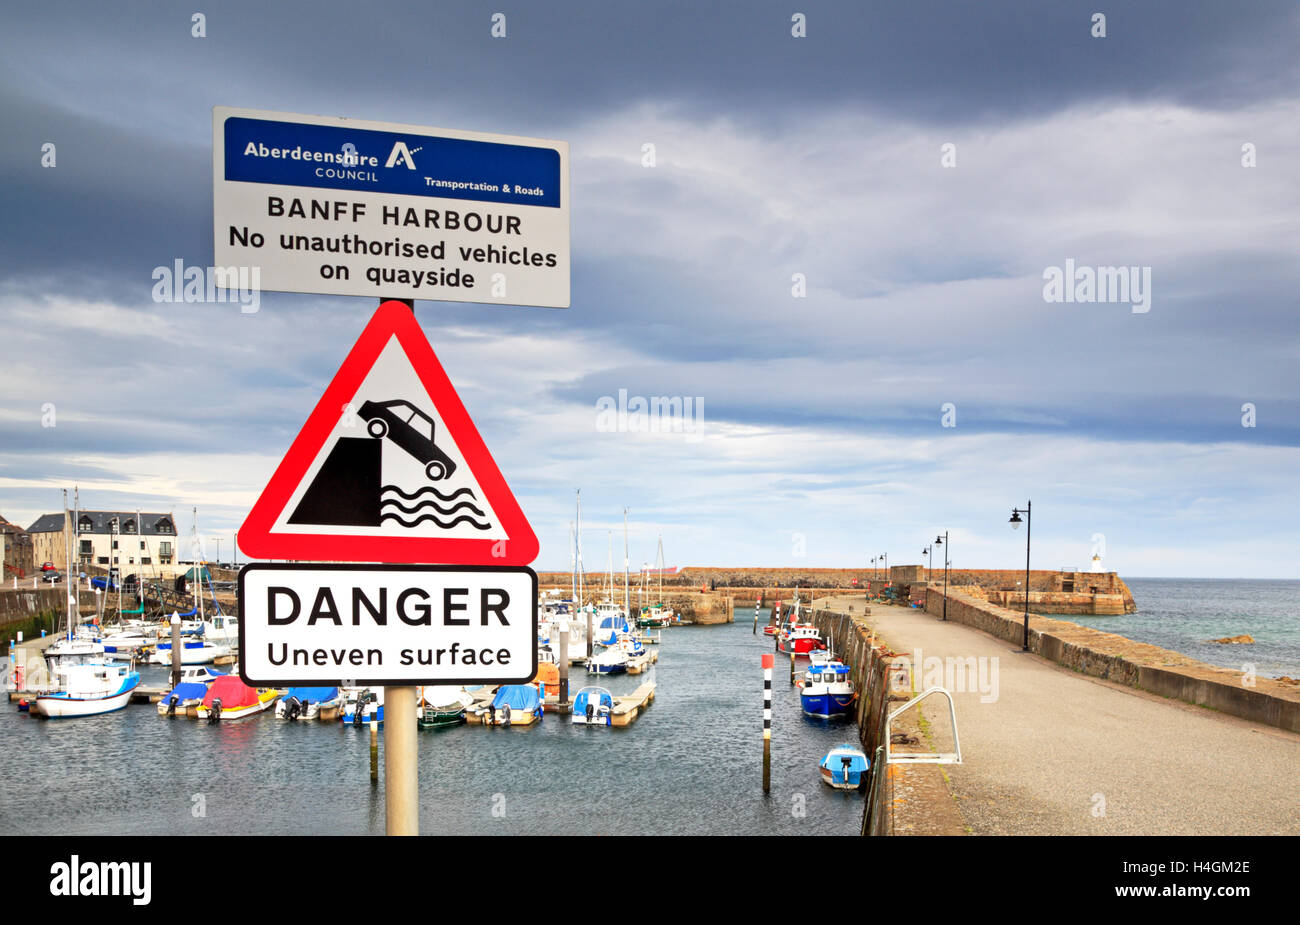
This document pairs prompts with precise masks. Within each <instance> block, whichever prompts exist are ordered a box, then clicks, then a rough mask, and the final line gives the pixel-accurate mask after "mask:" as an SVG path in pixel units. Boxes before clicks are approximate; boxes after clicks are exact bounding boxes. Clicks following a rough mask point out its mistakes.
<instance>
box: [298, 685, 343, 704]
mask: <svg viewBox="0 0 1300 925" xmlns="http://www.w3.org/2000/svg"><path fill="white" fill-rule="evenodd" d="M338 695H339V689H338V688H337V687H291V688H289V693H288V694H287V695H286V696H285V699H286V700H287V699H288V698H289V697H297V698H298V702H299V703H325V702H327V701H330V700H333V699H334V698H335V697H337V696H338Z"/></svg>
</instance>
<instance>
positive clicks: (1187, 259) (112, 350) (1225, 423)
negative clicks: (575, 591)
mask: <svg viewBox="0 0 1300 925" xmlns="http://www.w3.org/2000/svg"><path fill="white" fill-rule="evenodd" d="M1099 7H1100V8H1102V9H1103V10H1104V6H1103V5H1099V4H1097V3H1095V2H1092V3H1088V4H1081V3H1074V2H1056V3H1052V4H1043V3H1029V2H1025V3H1015V4H1001V3H981V4H970V3H957V2H948V3H924V2H921V3H915V2H913V3H906V4H901V3H892V2H891V3H862V2H853V3H829V2H822V0H817V2H811V3H807V4H801V3H794V4H791V3H785V4H780V5H774V4H767V3H754V2H745V3H727V2H714V3H707V4H704V3H699V2H689V3H687V2H677V3H669V2H654V3H640V4H610V3H607V2H595V0H593V2H585V3H562V2H561V3H548V4H532V3H530V4H518V5H517V8H512V7H511V6H510V5H502V4H498V3H495V2H494V4H491V5H486V6H485V5H482V4H478V3H469V2H452V3H443V4H438V5H436V7H435V6H434V5H430V4H425V3H413V4H409V5H408V4H398V3H379V4H374V5H371V6H367V7H364V8H358V7H357V6H356V5H355V4H342V3H323V2H321V3H312V4H298V3H276V4H261V3H221V4H211V5H205V6H203V10H204V12H205V14H206V16H207V26H206V28H207V35H206V37H203V38H195V37H193V36H192V35H191V21H190V15H191V14H190V12H187V11H186V10H184V9H181V8H177V7H175V5H174V4H166V3H153V4H139V3H137V4H131V3H121V4H111V5H107V4H103V5H101V4H93V5H92V4H84V5H80V6H74V5H68V4H58V5H54V4H24V5H22V7H21V8H11V9H7V10H6V11H5V12H4V13H3V14H2V16H3V26H4V28H3V29H0V51H2V52H3V53H2V54H0V74H2V75H3V79H2V80H0V115H2V116H3V119H4V124H5V131H4V132H3V133H0V171H2V172H3V177H2V179H0V206H2V207H0V226H2V227H3V247H2V248H0V318H3V320H4V325H3V332H4V335H5V337H4V362H3V363H2V364H0V442H2V445H3V447H4V451H3V453H2V454H0V514H3V515H4V516H5V517H7V518H9V519H10V520H13V521H16V522H19V523H21V524H23V525H26V524H28V523H29V522H30V521H31V520H33V519H35V517H36V516H37V515H39V514H41V513H44V512H47V511H52V510H57V509H58V505H59V498H60V493H59V492H60V489H61V488H63V487H68V488H71V487H72V486H73V485H78V486H80V490H81V498H82V503H83V505H84V506H87V507H94V508H124V509H134V508H136V507H140V508H144V509H174V510H176V512H177V514H178V519H179V521H180V527H181V529H182V531H183V532H187V531H188V530H189V527H190V524H191V517H190V508H192V507H194V506H197V507H198V509H199V527H200V531H201V533H202V535H203V536H204V537H205V538H207V540H208V547H207V552H208V553H209V554H213V553H215V552H216V548H215V543H214V542H213V540H212V538H214V537H218V536H220V537H222V538H223V539H222V545H221V550H222V554H223V555H225V556H228V555H229V549H230V546H229V543H230V536H231V534H232V532H233V531H234V530H236V529H237V528H238V526H239V524H240V522H241V521H242V520H243V517H244V515H245V514H246V513H247V510H248V507H249V505H250V504H251V503H252V502H253V500H254V499H255V498H256V496H257V494H258V493H259V492H260V490H261V488H262V487H263V485H264V484H265V482H266V480H267V478H268V477H269V476H270V474H271V472H272V471H273V470H274V468H275V466H276V465H277V464H278V462H279V460H280V457H281V455H282V454H283V452H284V451H285V449H286V448H287V447H288V445H289V443H290V442H291V441H292V439H293V437H294V435H295V434H296V433H297V430H298V428H299V427H300V426H301V424H302V422H303V421H304V420H305V419H306V416H307V415H308V413H310V411H311V409H312V408H313V407H314V405H315V402H316V400H317V399H318V398H319V396H320V393H321V390H322V389H323V388H324V386H325V385H326V384H327V383H328V381H329V379H330V377H331V376H332V375H333V373H334V371H335V370H336V369H337V367H338V365H339V363H340V362H341V361H342V359H343V357H344V355H345V354H346V353H347V351H348V349H349V348H350V347H351V345H352V343H353V341H354V339H355V338H356V336H357V335H358V334H359V333H360V331H361V328H362V327H363V326H364V324H365V322H366V320H367V319H368V318H369V316H370V314H371V312H372V311H373V309H374V304H375V303H374V302H373V301H372V300H368V299H364V298H345V297H320V296H309V295H292V294H279V293H268V294H264V296H263V298H262V303H261V310H260V311H259V312H257V313H255V314H242V313H240V311H239V309H238V307H237V306H232V305H229V304H206V305H205V304H166V303H163V304H158V303H155V302H154V301H153V300H152V297H151V290H152V286H153V279H152V272H153V269H154V268H155V267H157V266H170V265H171V264H172V263H173V261H175V260H177V259H180V260H183V261H184V262H185V263H186V264H187V265H188V264H193V265H201V266H206V265H208V264H209V263H211V261H212V166H211V165H212V137H211V135H212V133H211V121H212V107H213V106H214V105H227V106H244V107H250V108H258V109H269V110H280V111H286V112H306V113H322V114H327V115H338V116H349V117H356V118H365V119H375V120H389V121H394V122H404V123H409V124H416V125H429V126H443V127H449V128H458V129H467V130H475V131H487V132H502V133H508V134H520V135H531V136H535V137H543V138H557V139H564V140H567V141H568V142H569V143H570V144H571V152H572V164H571V177H572V184H573V186H572V228H571V233H572V255H573V259H572V285H573V302H572V307H571V308H570V309H567V310H554V309H541V308H525V307H513V306H509V307H505V306H487V305H470V304H453V303H438V302H420V303H417V316H418V318H419V320H420V322H421V324H422V325H423V327H424V330H425V332H426V333H427V335H428V337H429V339H430V341H431V342H432V343H433V345H434V349H435V350H436V351H437V352H438V355H439V357H440V359H441V360H442V363H443V365H444V366H445V367H446V369H447V372H448V373H449V375H450V376H451V379H452V381H453V382H454V383H455V384H456V387H457V388H458V390H459V392H460V394H461V397H462V399H463V400H464V402H465V404H466V406H467V407H468V409H469V411H470V413H471V415H472V416H473V417H474V419H475V421H476V422H477V424H478V427H479V430H480V432H481V433H482V435H483V437H484V439H485V441H486V442H487V445H488V446H489V448H490V449H491V450H492V453H493V455H494V456H495V458H496V460H497V462H498V464H499V465H500V467H501V469H502V471H503V472H504V474H505V476H506V478H507V480H508V481H509V482H510V484H511V486H512V487H513V489H514V491H515V493H516V495H517V496H518V497H519V500H520V502H521V504H522V506H523V508H524V511H525V513H526V514H527V516H528V517H529V519H530V521H531V522H532V524H533V526H534V529H535V530H536V532H537V534H538V536H539V538H540V539H541V544H542V551H541V555H540V557H539V559H538V561H537V563H536V564H537V566H538V567H539V568H561V569H565V568H567V567H568V563H569V552H568V529H569V522H570V520H571V519H572V517H573V504H574V490H575V489H577V488H581V489H582V496H583V515H584V528H585V530H584V551H585V559H586V562H587V564H588V565H589V566H594V567H602V566H603V565H604V564H605V562H606V560H607V551H606V550H607V530H608V529H609V528H611V527H615V526H617V527H618V528H619V529H620V530H621V511H622V508H623V507H624V506H626V507H629V508H630V509H631V528H632V532H631V544H632V560H633V564H634V567H635V565H636V564H637V563H639V562H641V561H644V560H652V559H653V557H654V551H655V536H656V534H658V533H662V534H663V537H664V547H665V551H666V556H667V559H668V563H669V564H679V565H688V564H694V565H773V566H775V565H809V566H852V565H859V564H862V563H864V562H866V561H867V560H869V559H870V558H872V557H873V556H876V555H879V554H881V553H888V555H889V560H890V562H891V563H894V564H899V563H904V562H917V561H920V552H921V547H922V546H923V545H925V543H926V542H927V541H928V540H931V539H933V537H934V535H935V533H936V532H942V531H944V530H948V531H950V532H951V535H952V537H953V544H952V557H953V563H954V565H956V566H959V567H1016V566H1017V565H1018V564H1020V563H1022V562H1023V554H1024V553H1023V542H1024V535H1023V533H1014V534H1013V533H1012V532H1011V530H1010V529H1009V528H1008V526H1007V518H1008V516H1009V514H1010V509H1011V507H1012V506H1013V505H1019V506H1023V505H1024V502H1025V501H1026V500H1029V499H1032V500H1033V504H1034V512H1035V514H1036V515H1037V516H1036V517H1035V521H1034V564H1035V565H1036V566H1037V567H1042V568H1055V567H1074V566H1085V565H1086V564H1087V562H1088V560H1089V558H1090V557H1091V555H1092V552H1093V549H1094V545H1095V544H1096V543H1097V542H1098V541H1097V539H1096V537H1097V535H1098V534H1100V535H1101V537H1103V540H1102V541H1101V542H1104V547H1105V563H1106V565H1107V566H1108V567H1111V568H1115V569H1117V570H1119V571H1120V572H1121V574H1125V575H1129V576H1134V575H1173V576H1247V577H1285V578H1300V544H1298V543H1297V541H1296V531H1295V529H1294V517H1295V512H1296V511H1297V510H1300V488H1297V477H1296V473H1297V472H1298V471H1300V452H1298V451H1297V446H1298V445H1300V417H1298V412H1300V400H1298V397H1297V388H1296V386H1297V375H1296V366H1297V359H1298V358H1300V321H1297V317H1296V293H1297V292H1298V291H1300V264H1298V263H1297V261H1296V259H1295V255H1296V253H1297V246H1298V245H1300V219H1298V216H1300V183H1298V182H1297V177H1298V176H1300V171H1298V170H1297V168H1298V167H1300V79H1298V78H1300V58H1298V57H1297V56H1296V55H1295V48H1296V42H1297V37H1298V33H1300V28H1298V27H1300V8H1297V7H1296V6H1295V5H1294V4H1293V3H1253V4H1250V5H1249V6H1247V7H1238V6H1235V5H1232V4H1224V3H1208V2H1207V3H1188V2H1150V3H1143V4H1140V5H1139V4H1124V5H1122V6H1119V7H1116V8H1113V9H1111V10H1109V11H1106V12H1107V21H1106V36H1105V37H1104V38H1096V37H1093V35H1092V31H1093V23H1092V14H1093V12H1094V11H1095V10H1096V9H1098V8H1099ZM796 10H797V11H802V12H804V13H805V14H806V16H807V36H806V37H804V38H795V37H793V36H792V35H791V14H792V13H793V12H795V11H796ZM498 11H501V12H504V13H505V14H506V17H507V35H506V37H505V38H493V37H492V36H491V34H490V28H491V20H490V17H491V14H492V13H494V12H498ZM46 143H54V144H55V145H56V150H57V163H56V166H55V167H53V168H47V167H42V165H41V156H42V146H43V145H44V144H46ZM647 143H648V144H653V145H654V146H655V153H656V159H655V166H653V167H646V166H643V164H642V150H643V145H645V144H647ZM947 144H951V145H954V146H955V157H956V165H955V166H953V167H945V166H943V165H942V163H941V157H942V153H943V146H944V145H947ZM1244 145H1251V146H1253V149H1252V150H1253V151H1254V158H1255V166H1253V167H1246V166H1243V146H1244ZM1067 259H1068V260H1073V261H1074V263H1075V264H1077V265H1080V266H1109V265H1123V266H1138V267H1150V268H1151V280H1152V282H1151V293H1150V295H1151V301H1150V306H1149V309H1150V310H1149V311H1147V312H1144V313H1135V312H1133V311H1132V310H1131V308H1130V306H1129V305H1127V304H1116V303H1077V302H1076V303H1054V302H1047V301H1045V300H1044V298H1043V287H1044V280H1043V274H1044V270H1045V269H1046V268H1048V267H1053V266H1064V265H1065V261H1066V260H1067ZM797 273H798V274H803V275H804V278H806V280H807V295H806V297H804V298H795V297H793V296H792V277H793V275H794V274H797ZM620 389H627V390H628V393H629V395H634V396H635V395H640V396H691V397H697V398H700V399H702V400H703V408H704V433H703V437H702V439H699V440H691V439H687V438H686V436H684V435H681V434H640V433H618V432H604V431H601V430H598V428H597V416H596V405H597V402H598V401H599V400H600V399H601V397H602V396H617V395H618V392H619V390H620ZM51 403H52V404H53V406H54V409H55V413H56V418H55V421H56V426H54V427H45V426H42V420H43V411H42V409H43V407H45V406H46V405H47V404H51ZM949 403H950V404H951V406H952V411H951V413H950V414H949V415H948V422H949V423H953V422H954V420H955V425H956V426H950V427H945V426H943V418H944V411H943V408H944V406H945V405H946V404H949ZM1246 403H1251V404H1252V405H1253V406H1254V408H1255V426H1253V427H1244V426H1243V405H1245V404H1246ZM47 422H48V421H47ZM619 542H620V543H621V539H620V540H619ZM619 558H620V559H621V552H620V553H619Z"/></svg>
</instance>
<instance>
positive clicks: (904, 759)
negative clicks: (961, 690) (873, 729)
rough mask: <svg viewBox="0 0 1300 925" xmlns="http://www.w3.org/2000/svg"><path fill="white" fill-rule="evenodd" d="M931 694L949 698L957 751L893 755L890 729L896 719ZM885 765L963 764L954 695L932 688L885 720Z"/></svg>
mask: <svg viewBox="0 0 1300 925" xmlns="http://www.w3.org/2000/svg"><path fill="white" fill-rule="evenodd" d="M931 694H943V696H945V697H947V698H948V715H949V716H950V717H951V718H952V742H953V747H954V748H955V749H956V751H951V752H904V753H901V754H898V755H895V754H893V752H892V751H891V749H890V739H891V738H892V736H891V734H890V728H891V726H892V725H893V722H894V719H895V718H896V717H898V716H899V714H901V713H903V712H904V711H905V710H909V709H911V708H912V707H914V706H916V705H917V704H918V703H920V702H921V701H922V700H924V699H925V698H926V697H929V696H930V695H931ZM884 749H885V764H887V765H888V764H961V737H960V736H958V735H957V708H956V707H955V706H954V705H953V702H952V694H950V693H948V690H947V689H946V688H942V687H931V688H928V689H926V690H924V691H922V692H921V694H920V695H919V696H917V697H913V698H912V699H911V700H909V701H908V702H907V703H905V704H903V705H902V706H901V707H899V708H898V709H897V710H895V711H894V712H892V713H890V714H889V716H888V717H886V718H885V741H884Z"/></svg>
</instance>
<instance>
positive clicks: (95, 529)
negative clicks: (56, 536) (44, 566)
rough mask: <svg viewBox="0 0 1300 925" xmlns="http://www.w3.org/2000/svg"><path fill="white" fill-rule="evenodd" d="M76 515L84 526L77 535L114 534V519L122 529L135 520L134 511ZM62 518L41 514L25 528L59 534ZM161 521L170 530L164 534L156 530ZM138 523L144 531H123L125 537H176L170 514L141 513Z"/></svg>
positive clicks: (173, 520) (34, 531)
mask: <svg viewBox="0 0 1300 925" xmlns="http://www.w3.org/2000/svg"><path fill="white" fill-rule="evenodd" d="M76 515H77V522H78V524H80V525H84V526H83V527H82V529H80V530H79V531H78V532H79V533H103V534H110V533H113V532H114V531H113V529H112V523H113V518H114V517H116V518H117V519H118V523H119V524H120V525H121V526H122V527H125V526H126V524H127V523H128V522H130V523H135V518H136V512H135V511H77V512H76ZM64 516H65V515H63V514H42V515H41V516H40V517H38V518H37V519H36V522H35V523H33V524H32V525H31V526H30V527H28V528H27V532H28V533H59V532H61V531H62V530H63V524H64ZM161 521H166V522H167V524H168V526H170V527H171V529H170V530H168V531H166V532H163V531H160V530H159V529H158V524H159V522H161ZM140 522H141V523H142V524H144V529H142V530H138V531H137V530H132V531H123V532H124V533H125V535H127V536H130V535H132V534H135V533H140V534H142V535H144V536H175V535H176V521H175V519H174V518H173V517H172V515H171V514H154V513H150V512H148V511H142V512H141V513H140Z"/></svg>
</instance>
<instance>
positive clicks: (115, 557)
mask: <svg viewBox="0 0 1300 925" xmlns="http://www.w3.org/2000/svg"><path fill="white" fill-rule="evenodd" d="M113 564H114V565H117V556H114V557H113Z"/></svg>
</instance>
